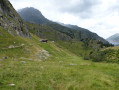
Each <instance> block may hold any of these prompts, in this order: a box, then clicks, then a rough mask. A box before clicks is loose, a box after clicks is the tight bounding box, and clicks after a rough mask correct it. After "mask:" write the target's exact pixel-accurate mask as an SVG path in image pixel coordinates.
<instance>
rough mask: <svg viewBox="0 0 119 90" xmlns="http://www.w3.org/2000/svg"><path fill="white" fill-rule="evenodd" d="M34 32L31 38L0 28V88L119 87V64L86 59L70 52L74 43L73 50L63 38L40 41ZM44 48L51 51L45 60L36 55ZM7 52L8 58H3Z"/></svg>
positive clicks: (83, 89) (76, 89)
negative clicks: (12, 33) (46, 41)
mask: <svg viewBox="0 0 119 90" xmlns="http://www.w3.org/2000/svg"><path fill="white" fill-rule="evenodd" d="M31 35H32V38H31V39H28V38H22V37H19V36H17V37H14V36H12V35H10V34H9V33H8V32H7V31H5V30H4V29H2V28H0V41H1V42H0V43H1V44H0V59H2V61H0V90H87V89H89V90H109V89H111V90H118V89H119V86H118V83H119V79H118V75H119V72H118V70H119V65H118V64H112V63H95V62H92V61H85V60H83V58H81V57H79V56H76V55H75V54H74V53H72V52H70V51H72V50H73V49H74V48H73V47H72V49H71V50H70V49H68V48H66V47H65V44H64V45H61V44H63V43H62V42H59V43H61V44H58V43H57V42H51V41H49V42H48V43H41V42H40V41H39V40H40V38H39V37H37V36H35V35H33V34H31ZM6 42H7V43H6ZM14 42H16V43H14ZM21 44H24V45H23V46H21ZM66 44H67V43H66ZM78 44H79V45H81V43H78ZM78 44H73V45H74V46H76V47H77V45H78ZM9 45H14V46H19V47H15V48H8V46H9ZM60 45H61V46H60ZM63 46H64V47H63ZM66 46H67V45H66ZM79 47H80V46H79ZM41 50H46V51H47V52H48V53H49V55H50V56H49V57H48V58H47V59H46V60H45V59H41V58H39V57H37V56H40V54H39V51H41ZM75 50H76V49H75ZM75 50H74V51H75ZM5 56H6V57H7V59H3V58H2V57H5Z"/></svg>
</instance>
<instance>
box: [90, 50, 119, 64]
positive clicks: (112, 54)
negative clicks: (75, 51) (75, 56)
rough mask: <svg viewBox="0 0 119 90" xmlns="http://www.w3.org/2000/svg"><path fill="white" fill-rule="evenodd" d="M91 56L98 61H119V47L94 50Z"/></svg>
mask: <svg viewBox="0 0 119 90" xmlns="http://www.w3.org/2000/svg"><path fill="white" fill-rule="evenodd" d="M91 58H92V59H93V61H96V62H100V61H105V62H112V63H119V49H117V50H114V49H106V50H103V51H98V52H94V53H93V54H91Z"/></svg>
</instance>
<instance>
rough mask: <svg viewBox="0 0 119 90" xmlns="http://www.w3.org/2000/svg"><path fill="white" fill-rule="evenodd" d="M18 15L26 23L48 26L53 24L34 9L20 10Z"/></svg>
mask: <svg viewBox="0 0 119 90" xmlns="http://www.w3.org/2000/svg"><path fill="white" fill-rule="evenodd" d="M18 13H19V15H20V16H21V17H22V18H23V19H24V21H26V22H30V23H39V24H46V23H49V22H51V21H49V20H48V19H46V18H45V17H44V16H43V15H42V13H41V12H40V11H39V10H37V9H35V8H32V7H27V8H23V9H20V10H18Z"/></svg>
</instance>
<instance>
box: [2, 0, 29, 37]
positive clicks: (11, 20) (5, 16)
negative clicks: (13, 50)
mask: <svg viewBox="0 0 119 90" xmlns="http://www.w3.org/2000/svg"><path fill="white" fill-rule="evenodd" d="M0 26H1V27H3V28H4V29H6V30H8V32H9V33H10V34H12V35H20V36H23V37H30V34H29V32H28V29H27V28H26V26H25V25H24V23H23V21H22V19H21V17H20V16H19V15H18V14H17V12H16V11H15V9H14V8H13V7H12V5H11V4H10V2H9V1H8V0H0Z"/></svg>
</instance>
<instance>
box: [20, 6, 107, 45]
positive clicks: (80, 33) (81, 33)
mask: <svg viewBox="0 0 119 90" xmlns="http://www.w3.org/2000/svg"><path fill="white" fill-rule="evenodd" d="M24 10H25V12H24ZM32 10H35V12H37V13H39V14H38V16H37V15H36V14H33V15H32V12H34V11H32ZM18 13H19V14H20V16H21V17H22V18H23V19H24V21H26V22H30V23H34V22H35V23H37V24H47V25H48V26H50V27H52V28H53V29H55V30H57V31H60V32H62V33H65V34H67V35H70V36H71V37H73V38H77V39H78V40H85V39H87V38H90V39H96V40H98V41H101V42H103V43H105V44H107V43H108V42H107V41H106V40H105V39H103V38H102V37H100V36H98V35H97V34H95V33H92V32H90V31H89V30H87V29H84V28H81V27H78V26H74V25H70V27H69V26H67V25H61V24H58V23H56V22H52V21H50V20H48V19H46V18H45V17H44V16H43V15H42V13H41V12H40V11H39V10H36V9H34V8H33V7H31V8H24V9H21V10H19V11H18ZM30 15H31V16H30ZM26 17H27V18H26ZM29 17H32V18H29ZM33 18H35V19H34V20H33ZM36 19H37V20H38V21H37V20H36ZM42 19H43V20H44V22H41V21H42ZM31 21H32V22H31Z"/></svg>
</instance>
